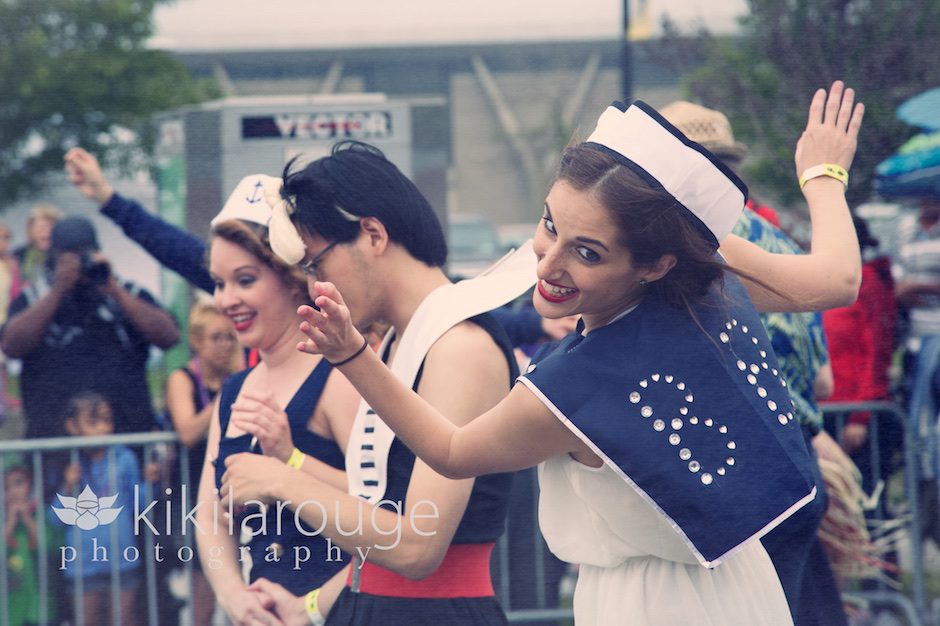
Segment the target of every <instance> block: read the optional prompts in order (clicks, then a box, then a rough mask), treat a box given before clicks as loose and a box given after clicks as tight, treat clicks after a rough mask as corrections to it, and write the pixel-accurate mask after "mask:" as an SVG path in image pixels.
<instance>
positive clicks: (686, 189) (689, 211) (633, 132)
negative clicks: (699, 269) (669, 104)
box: [587, 100, 747, 248]
mask: <svg viewBox="0 0 940 626" xmlns="http://www.w3.org/2000/svg"><path fill="white" fill-rule="evenodd" d="M587 144H588V145H591V146H593V147H595V148H597V149H600V150H603V151H605V152H607V153H608V154H610V155H611V156H613V157H614V158H616V159H617V160H618V161H620V162H621V163H622V164H624V165H625V166H627V167H629V168H630V169H631V170H633V171H634V172H635V173H636V174H637V175H639V176H640V177H641V178H642V179H643V180H645V181H646V182H647V184H649V185H650V186H651V187H653V188H655V189H660V190H662V191H663V192H665V193H667V194H669V195H670V196H671V197H672V198H674V199H675V201H676V204H677V205H678V206H679V207H681V208H682V209H684V213H685V215H686V216H687V217H688V218H689V219H691V220H692V222H693V223H694V224H695V225H696V227H697V228H698V229H699V230H700V231H701V232H702V235H703V236H704V237H705V238H706V239H707V240H708V241H710V242H711V243H712V245H714V246H715V247H716V248H717V247H718V243H719V242H720V241H721V240H722V239H724V238H725V237H726V236H727V235H728V234H729V233H731V229H732V228H733V227H734V224H735V222H737V220H738V218H739V217H740V216H741V212H742V211H743V210H744V203H745V201H746V200H747V187H746V186H745V184H744V183H743V182H742V181H741V179H740V178H738V177H737V176H736V175H735V174H734V172H732V171H731V169H729V168H728V167H727V166H726V165H725V164H724V163H722V162H721V160H720V159H719V158H718V157H716V156H715V155H714V154H712V153H711V152H709V151H708V150H707V149H705V148H704V147H702V146H701V145H699V144H697V143H695V142H694V141H692V140H691V139H689V138H688V137H686V136H685V135H684V134H682V132H680V131H679V130H678V129H677V128H676V127H675V126H673V125H672V124H670V123H669V122H668V121H666V120H665V119H664V118H663V117H662V116H661V115H660V114H659V113H657V112H656V111H655V110H654V109H653V108H652V107H650V106H649V105H648V104H646V103H645V102H642V101H640V100H637V101H635V102H634V103H633V104H631V105H630V106H627V105H625V104H624V103H622V102H615V103H613V104H612V105H611V106H609V107H607V110H605V111H604V113H602V114H601V116H600V118H599V119H598V120H597V127H596V128H595V129H594V132H593V133H592V134H591V136H590V137H588V140H587Z"/></svg>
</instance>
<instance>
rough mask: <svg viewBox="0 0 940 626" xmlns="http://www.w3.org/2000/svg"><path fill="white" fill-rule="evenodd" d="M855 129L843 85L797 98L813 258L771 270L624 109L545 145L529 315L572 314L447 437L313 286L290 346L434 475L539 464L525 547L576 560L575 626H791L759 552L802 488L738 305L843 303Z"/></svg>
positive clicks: (644, 121)
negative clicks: (341, 382) (574, 137)
mask: <svg viewBox="0 0 940 626" xmlns="http://www.w3.org/2000/svg"><path fill="white" fill-rule="evenodd" d="M862 115H863V108H862V106H861V105H855V104H854V93H853V91H852V90H847V89H844V86H843V85H842V83H841V82H836V83H834V84H833V86H832V88H831V89H830V90H829V92H828V94H827V92H826V91H825V90H819V91H818V92H817V93H816V94H815V96H814V97H813V100H812V103H811V105H810V109H809V120H808V123H807V127H806V131H805V132H804V133H803V136H802V137H801V138H800V141H799V142H798V144H797V150H796V166H797V167H796V169H797V172H798V174H800V175H801V176H800V184H801V186H802V187H803V191H804V194H805V196H806V200H807V203H808V204H809V207H810V212H811V216H812V220H813V231H814V232H813V242H812V243H813V247H812V252H811V254H808V255H804V256H782V255H772V254H769V253H766V252H764V251H763V250H760V249H759V248H757V247H755V246H752V245H749V244H747V243H746V242H743V241H741V240H738V239H736V238H734V237H729V236H728V233H729V232H730V230H731V228H732V226H733V224H734V223H735V221H736V220H737V218H738V215H739V214H740V211H741V210H742V208H743V206H744V202H745V199H746V197H747V192H746V188H745V187H744V185H743V184H742V183H741V182H740V181H739V180H738V179H737V177H736V176H735V175H734V174H733V173H732V172H730V171H729V170H727V168H725V167H724V166H723V165H722V164H721V163H720V162H719V161H718V160H717V159H716V158H714V157H713V156H712V155H711V154H710V153H709V152H708V151H707V150H705V149H704V148H702V147H701V146H700V145H698V144H695V143H694V142H692V141H690V140H688V139H687V138H686V137H685V136H684V135H682V134H681V133H680V132H679V131H678V130H676V129H675V128H674V127H672V126H671V125H670V124H669V123H668V122H666V121H665V120H664V119H662V118H661V117H660V116H659V115H658V114H656V113H655V111H653V110H652V109H651V108H649V107H648V106H646V105H645V104H643V103H641V102H637V103H635V104H633V105H631V106H629V107H628V106H624V105H621V104H619V103H618V104H615V105H614V106H612V107H610V108H609V109H608V110H607V111H606V112H605V113H604V114H603V115H602V116H601V118H600V120H599V122H598V126H597V129H596V130H595V132H594V133H593V134H592V135H591V137H590V138H589V139H588V141H587V142H585V143H583V144H579V145H577V146H574V147H572V148H570V149H568V150H567V151H566V152H565V155H564V157H563V159H562V163H561V167H560V171H559V174H558V178H557V180H556V182H555V184H554V185H553V186H552V188H551V190H550V192H549V194H548V197H547V199H546V202H545V213H544V215H543V217H542V220H541V221H540V223H539V226H538V228H537V231H536V235H535V242H534V249H535V253H536V256H537V259H538V267H537V274H538V279H539V280H538V286H537V289H536V294H535V296H534V300H535V306H536V308H537V309H538V311H539V312H540V313H541V314H542V315H543V316H545V317H550V318H555V317H561V316H564V315H570V314H579V315H580V316H581V324H580V332H578V333H575V334H573V335H571V336H569V337H568V338H567V339H565V340H564V341H562V342H561V343H560V344H558V345H556V346H553V347H551V348H549V349H547V350H545V351H543V352H542V353H541V354H539V355H537V357H536V359H534V363H533V365H531V366H530V367H529V370H528V371H527V372H526V373H525V374H524V375H523V376H521V377H520V378H519V382H520V383H521V384H518V385H516V386H515V388H514V389H513V390H512V392H511V393H510V395H509V396H508V397H507V398H506V399H505V400H504V401H503V402H501V403H500V404H499V405H497V406H496V407H495V408H493V409H492V410H490V411H489V412H487V413H486V414H484V415H482V416H480V417H479V418H477V419H475V420H472V421H471V422H469V423H468V424H467V425H466V426H463V427H460V428H458V427H456V426H455V425H454V424H453V423H452V422H450V421H448V420H447V419H446V418H445V417H443V416H442V415H440V414H439V413H437V412H436V411H435V409H433V408H432V407H430V405H428V404H427V403H425V402H424V401H422V400H421V399H420V398H419V397H417V396H416V395H414V394H413V393H412V392H411V390H410V389H408V388H407V387H406V386H404V385H402V384H400V383H398V382H397V381H396V380H395V378H394V377H393V376H389V375H387V374H386V373H385V372H384V371H383V369H384V367H385V366H384V365H383V364H382V362H381V361H380V360H379V359H378V358H377V357H376V355H375V354H374V353H373V352H372V351H370V350H365V351H362V350H361V349H360V347H361V345H363V343H364V339H363V338H362V336H361V335H360V334H359V333H358V332H357V331H356V330H355V328H354V327H353V326H352V325H351V324H350V323H349V314H348V311H347V310H346V308H345V306H344V304H343V299H342V296H341V295H340V294H339V292H338V291H337V290H336V288H335V287H334V286H333V285H332V284H330V283H317V284H316V286H315V288H316V290H317V292H318V293H319V294H320V296H319V297H318V298H317V299H316V304H317V305H318V306H319V307H320V309H321V310H320V311H316V310H314V309H313V308H312V307H307V308H303V309H302V315H303V317H305V319H306V322H305V323H304V324H303V325H302V326H301V328H302V330H303V331H304V332H305V334H306V335H307V337H308V341H307V342H306V343H305V344H304V345H303V346H301V348H302V349H303V350H305V351H308V352H311V353H320V354H324V355H325V356H326V358H328V359H329V360H330V361H335V362H339V363H343V365H342V367H341V370H342V371H343V373H344V374H345V375H346V376H347V378H349V379H350V380H351V381H352V383H353V384H354V385H355V386H356V387H357V388H358V389H359V391H360V393H361V394H362V396H363V398H364V399H365V400H366V401H367V402H369V403H370V405H371V406H372V408H373V409H374V410H375V411H376V412H377V413H378V415H380V416H381V417H382V419H383V420H384V421H385V422H386V423H387V424H388V425H389V426H391V428H392V429H393V430H394V431H395V432H396V433H397V435H398V436H400V437H401V438H402V439H403V440H404V441H405V442H406V443H407V445H408V446H409V447H410V448H411V449H412V450H414V452H415V453H416V454H417V455H418V456H419V457H421V458H422V459H423V460H424V461H426V462H427V463H428V464H429V465H430V466H431V467H433V468H434V469H435V470H437V471H438V472H440V473H442V474H444V475H447V476H450V477H469V476H477V475H481V474H487V473H491V472H500V471H507V470H514V469H520V468H523V467H528V466H531V465H535V464H541V465H540V472H539V474H540V482H541V489H542V491H541V500H540V507H539V508H540V523H541V526H542V530H543V533H544V534H545V537H546V539H547V541H548V542H549V545H550V547H551V548H552V550H553V551H554V552H555V553H556V554H557V555H558V556H559V557H561V558H562V559H565V560H568V561H571V562H574V563H578V564H580V566H581V567H580V570H579V572H580V573H579V582H578V587H577V591H576V594H575V615H576V619H577V621H578V623H579V624H598V625H608V624H613V623H630V624H689V623H693V622H694V623H700V624H748V625H750V626H753V625H760V624H790V623H792V621H791V617H790V611H789V610H788V607H787V603H786V598H785V596H784V593H783V591H782V588H781V585H780V581H779V579H778V578H777V574H776V572H775V570H774V566H773V564H772V563H771V561H770V559H769V557H768V556H767V553H766V551H765V550H764V548H763V547H762V546H761V543H760V541H758V539H759V538H760V537H761V536H763V535H764V534H766V533H767V532H769V531H770V530H771V529H773V528H774V527H776V526H777V525H779V524H780V523H781V522H783V521H785V520H786V519H787V518H789V517H790V516H792V515H793V514H794V513H795V512H796V511H798V510H800V509H801V508H802V507H804V506H807V505H811V503H812V502H813V499H814V497H815V484H814V482H813V478H812V475H811V471H810V466H809V462H810V461H809V456H808V454H807V451H806V447H805V444H804V442H803V438H802V436H801V434H800V429H799V426H798V424H797V422H796V421H795V420H794V418H793V412H792V404H791V401H790V398H789V395H788V392H787V389H786V384H785V382H783V380H782V379H781V378H780V375H779V372H778V370H777V363H776V359H775V357H774V355H773V351H772V348H771V347H770V345H769V342H768V341H767V337H766V335H765V334H764V331H763V329H762V326H761V324H760V321H759V319H758V318H757V315H756V311H755V309H754V306H755V305H756V306H757V307H759V308H761V309H790V310H800V309H814V308H822V307H827V306H839V305H843V304H845V303H847V302H849V301H851V300H852V299H854V297H855V295H856V293H857V289H858V282H859V272H860V260H859V253H858V248H857V242H856V238H855V237H854V236H853V235H852V232H853V231H852V222H851V218H850V216H849V211H848V207H847V205H846V202H845V196H844V184H845V183H846V181H847V178H848V174H847V170H848V168H849V166H850V164H851V161H852V157H853V156H854V152H855V145H856V137H857V134H858V130H859V127H860V125H861V119H862ZM719 242H721V244H722V245H721V249H720V253H721V256H717V255H716V254H715V252H716V250H717V249H718V244H719ZM721 257H724V260H722V258H721ZM726 263H727V264H726ZM735 268H737V269H735ZM738 275H740V276H742V277H743V280H739V278H738ZM748 295H750V298H749V297H748ZM752 300H753V304H752ZM806 540H807V541H810V540H811V536H809V537H806Z"/></svg>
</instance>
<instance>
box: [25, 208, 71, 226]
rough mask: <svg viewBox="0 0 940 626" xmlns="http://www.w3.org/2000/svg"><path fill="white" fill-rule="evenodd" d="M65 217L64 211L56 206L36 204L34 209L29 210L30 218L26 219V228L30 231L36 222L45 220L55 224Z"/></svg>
mask: <svg viewBox="0 0 940 626" xmlns="http://www.w3.org/2000/svg"><path fill="white" fill-rule="evenodd" d="M63 217H65V216H64V215H63V213H62V211H61V210H60V209H59V207H57V206H55V205H54V204H48V203H40V204H34V205H33V208H31V209H30V210H29V216H28V217H27V218H26V228H27V230H28V229H29V228H30V227H31V226H32V225H33V222H35V221H36V220H41V219H45V220H49V221H50V222H52V223H53V224H54V223H56V222H58V221H59V220H60V219H62V218H63Z"/></svg>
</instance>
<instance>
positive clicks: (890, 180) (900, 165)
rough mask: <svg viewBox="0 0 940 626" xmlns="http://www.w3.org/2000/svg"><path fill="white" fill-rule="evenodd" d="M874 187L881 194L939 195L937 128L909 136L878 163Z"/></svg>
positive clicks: (903, 195)
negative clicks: (891, 153)
mask: <svg viewBox="0 0 940 626" xmlns="http://www.w3.org/2000/svg"><path fill="white" fill-rule="evenodd" d="M934 91H937V92H938V97H940V90H934ZM927 93H931V92H927ZM908 102H911V101H910V100H909V101H908ZM898 115H899V116H900V110H899V111H898ZM938 117H940V116H938ZM875 191H876V192H878V194H879V195H880V196H881V197H883V198H903V197H908V198H910V197H915V198H925V197H929V198H940V132H934V133H924V134H920V135H916V136H915V137H912V138H911V139H909V140H908V141H907V143H905V144H904V145H903V146H901V147H900V148H898V151H897V152H896V153H894V154H893V155H891V156H890V157H888V158H887V159H885V160H884V161H882V162H881V163H879V164H878V167H876V168H875Z"/></svg>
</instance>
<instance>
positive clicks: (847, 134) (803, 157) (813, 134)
mask: <svg viewBox="0 0 940 626" xmlns="http://www.w3.org/2000/svg"><path fill="white" fill-rule="evenodd" d="M864 115H865V106H864V105H863V104H861V103H858V104H855V90H853V89H846V88H845V84H844V83H843V82H842V81H841V80H837V81H835V82H834V83H832V87H830V88H829V92H828V94H827V93H826V90H825V89H819V90H817V91H816V93H815V94H814V95H813V101H812V102H811V103H810V105H809V119H808V120H807V122H806V130H804V131H803V134H802V136H800V140H799V141H798V142H797V144H796V156H795V161H796V175H797V176H801V175H802V174H803V172H805V171H806V170H807V169H809V168H811V167H813V166H814V165H821V164H823V163H832V164H835V165H840V166H842V167H843V168H845V169H846V170H848V169H849V167H851V165H852V159H853V158H854V157H855V148H856V145H857V139H858V130H859V128H861V126H862V117H864Z"/></svg>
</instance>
